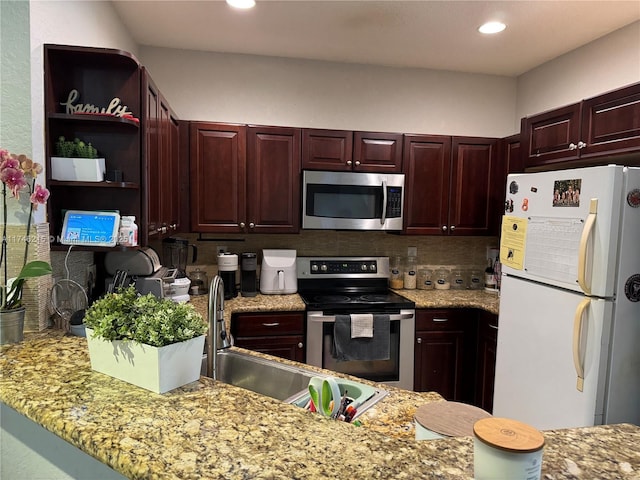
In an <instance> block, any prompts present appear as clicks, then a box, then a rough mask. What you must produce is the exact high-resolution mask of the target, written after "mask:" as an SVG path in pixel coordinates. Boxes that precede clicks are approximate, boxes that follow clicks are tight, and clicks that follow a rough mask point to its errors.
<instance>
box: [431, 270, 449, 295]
mask: <svg viewBox="0 0 640 480" xmlns="http://www.w3.org/2000/svg"><path fill="white" fill-rule="evenodd" d="M450 288H451V282H450V280H449V270H447V269H446V268H440V269H438V271H437V272H436V283H435V289H436V290H449V289H450Z"/></svg>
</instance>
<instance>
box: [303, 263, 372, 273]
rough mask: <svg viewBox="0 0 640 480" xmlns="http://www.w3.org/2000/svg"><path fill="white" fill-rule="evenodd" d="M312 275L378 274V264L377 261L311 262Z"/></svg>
mask: <svg viewBox="0 0 640 480" xmlns="http://www.w3.org/2000/svg"><path fill="white" fill-rule="evenodd" d="M310 271H311V274H325V273H376V272H377V271H378V263H377V261H376V260H357V261H353V260H346V261H340V260H312V261H311V262H310Z"/></svg>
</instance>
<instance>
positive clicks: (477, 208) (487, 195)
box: [404, 134, 506, 235]
mask: <svg viewBox="0 0 640 480" xmlns="http://www.w3.org/2000/svg"><path fill="white" fill-rule="evenodd" d="M404 137H405V139H404V173H405V190H406V193H405V228H404V232H405V233H408V234H417V235H492V234H496V233H497V229H498V224H499V217H500V215H502V209H501V208H500V205H501V203H502V200H503V199H501V198H500V191H499V188H500V186H501V185H502V184H504V182H505V175H506V172H505V171H504V168H503V167H502V161H501V160H500V156H499V155H498V148H497V145H498V143H497V140H496V139H495V138H479V137H447V136H433V135H413V134H407V135H405V136H404ZM496 190H497V191H496Z"/></svg>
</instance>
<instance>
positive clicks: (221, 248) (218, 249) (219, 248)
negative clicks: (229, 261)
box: [216, 245, 229, 254]
mask: <svg viewBox="0 0 640 480" xmlns="http://www.w3.org/2000/svg"><path fill="white" fill-rule="evenodd" d="M219 253H229V247H227V246H226V245H216V254H219Z"/></svg>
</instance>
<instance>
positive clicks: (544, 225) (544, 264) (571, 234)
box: [525, 217, 584, 284]
mask: <svg viewBox="0 0 640 480" xmlns="http://www.w3.org/2000/svg"><path fill="white" fill-rule="evenodd" d="M583 227H584V222H583V221H582V219H580V218H557V217H530V218H529V227H528V230H529V233H528V235H527V252H526V258H525V260H526V270H527V272H528V273H532V274H534V275H539V276H541V277H544V278H548V279H551V280H557V281H560V282H567V283H572V284H573V283H575V282H576V280H577V278H578V250H579V248H580V237H581V236H582V229H583Z"/></svg>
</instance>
